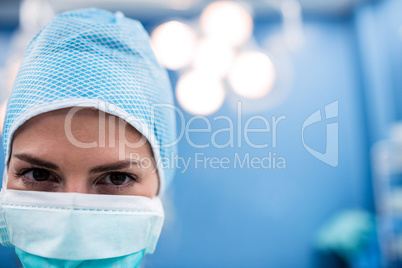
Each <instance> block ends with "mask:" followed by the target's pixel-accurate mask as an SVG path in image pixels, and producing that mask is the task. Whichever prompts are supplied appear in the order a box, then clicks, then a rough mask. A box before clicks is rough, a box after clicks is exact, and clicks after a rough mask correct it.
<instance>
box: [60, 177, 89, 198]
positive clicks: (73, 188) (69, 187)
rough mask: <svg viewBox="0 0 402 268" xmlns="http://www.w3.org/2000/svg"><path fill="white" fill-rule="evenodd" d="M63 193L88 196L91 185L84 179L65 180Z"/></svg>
mask: <svg viewBox="0 0 402 268" xmlns="http://www.w3.org/2000/svg"><path fill="white" fill-rule="evenodd" d="M63 192H65V193H82V194H90V193H91V185H90V184H89V183H88V181H87V179H86V178H80V177H74V178H67V179H66V180H65V183H64V187H63Z"/></svg>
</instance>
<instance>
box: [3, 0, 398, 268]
mask: <svg viewBox="0 0 402 268" xmlns="http://www.w3.org/2000/svg"><path fill="white" fill-rule="evenodd" d="M401 10H402V2H401V1H399V0H393V1H381V2H379V3H374V4H368V5H365V6H362V7H360V8H359V9H358V10H356V12H355V13H354V14H353V15H351V16H347V17H341V18H332V19H323V18H311V17H310V18H309V17H307V18H306V19H305V21H304V33H305V38H306V40H305V45H304V47H303V48H301V49H300V50H298V51H295V52H292V53H291V54H289V57H290V60H291V63H292V66H293V67H292V68H293V82H292V88H291V94H290V95H289V97H288V98H287V99H286V100H285V102H283V103H282V104H281V105H279V106H278V107H276V108H273V109H265V110H263V111H261V110H260V111H258V112H254V113H253V112H249V113H244V114H243V115H242V124H240V125H239V124H238V123H237V121H236V120H234V128H235V129H236V128H238V127H244V124H245V121H247V119H248V118H250V117H252V116H253V115H256V114H258V115H262V116H264V117H265V118H267V119H268V121H270V122H272V120H271V117H272V116H276V117H279V116H286V119H285V120H283V121H281V122H280V123H279V124H278V130H277V146H276V147H275V148H274V147H273V146H272V144H271V143H270V146H269V147H268V148H265V149H254V148H251V147H250V146H248V145H247V144H246V143H245V140H244V138H242V146H240V147H238V146H235V147H234V148H224V149H216V148H212V147H210V148H207V149H197V150H196V149H194V148H192V146H190V144H189V143H188V141H187V140H186V139H182V140H181V142H180V144H179V150H180V156H181V157H184V158H186V159H188V158H189V157H190V158H191V165H190V167H189V168H188V170H186V172H184V169H183V168H181V169H179V170H178V171H177V176H176V178H175V183H174V185H173V187H172V189H170V192H169V193H168V196H167V197H168V200H167V202H166V203H165V206H166V214H167V219H166V225H165V227H164V232H163V233H162V235H161V239H160V242H159V244H158V247H157V249H156V252H155V253H154V255H152V256H148V257H147V258H146V260H145V267H227V266H231V267H313V266H315V265H316V259H315V255H314V239H315V234H316V232H317V230H318V229H319V228H320V226H322V225H323V224H324V223H325V221H326V220H328V218H329V217H331V216H332V215H334V214H335V213H337V212H339V211H341V210H344V209H350V208H364V209H367V210H373V197H372V189H371V177H370V176H371V174H370V165H369V148H370V146H371V145H372V144H373V143H374V142H375V141H377V140H378V139H381V138H384V137H386V135H387V129H388V126H389V124H390V123H391V122H392V121H393V120H395V119H401V118H402V108H400V107H401V106H400V97H401V95H402V93H401V91H400V86H401V83H402V78H401V77H402V76H400V75H399V70H401V68H400V67H401V65H402V58H401V57H402V53H401V46H400V42H401V40H402V39H401V38H400V36H399V37H398V36H397V33H395V32H394V30H396V31H397V30H398V29H399V28H398V27H399V25H401V24H402V17H401V16H400V11H401ZM278 27H279V24H278V22H276V21H258V23H257V24H256V26H255V37H256V40H257V42H258V43H260V44H262V43H263V40H264V39H265V38H266V37H267V36H268V35H269V34H270V33H274V32H277V31H278ZM398 38H399V39H398ZM398 42H399V43H398ZM4 43H5V41H4V40H3V39H0V46H3V44H4ZM2 54H4V53H3V51H2ZM2 57H3V55H0V59H3V58H2ZM171 78H172V82H173V84H175V83H176V80H177V76H176V74H174V73H171ZM334 101H338V103H339V116H338V118H333V119H329V120H323V121H322V122H319V123H317V124H315V125H312V126H310V127H309V128H308V129H306V132H305V135H306V137H305V141H306V143H307V144H308V145H309V146H311V147H312V148H315V149H317V150H319V151H321V152H323V151H325V141H326V140H325V136H326V123H338V124H339V165H338V166H337V167H331V166H329V165H327V164H325V163H323V162H321V161H319V160H317V159H316V158H314V157H313V156H312V155H310V154H309V153H308V152H307V151H306V149H305V148H304V147H303V144H302V140H301V131H302V125H303V122H304V121H305V120H306V118H308V116H309V115H311V114H312V113H313V112H315V111H316V110H318V109H321V111H322V112H323V111H324V106H325V105H327V104H329V103H332V102H334ZM231 102H233V99H227V100H226V102H225V104H224V106H223V107H222V108H221V109H220V110H219V111H218V112H217V113H215V114H213V115H211V116H209V117H208V118H209V119H210V120H211V122H213V125H212V130H216V129H219V128H222V127H228V125H227V123H225V122H224V121H223V120H217V121H215V122H214V121H213V118H214V117H216V116H218V115H227V116H229V117H231V118H235V117H236V112H235V111H234V110H233V108H232V107H233V103H231ZM323 114H324V113H323ZM185 118H186V120H187V121H188V119H189V118H190V115H189V114H186V113H185ZM187 121H186V122H187ZM197 126H198V127H204V126H205V124H204V123H203V122H202V121H200V120H198V121H197V120H196V121H194V122H193V124H192V127H194V128H196V127H197ZM253 127H261V125H260V124H258V122H255V125H253ZM178 130H179V131H180V130H181V129H180V128H179V129H178ZM190 137H191V141H192V142H194V143H198V144H202V143H206V142H208V141H210V138H211V134H210V133H203V134H192V135H191V136H190ZM250 137H252V141H253V142H254V143H256V144H261V143H264V142H266V141H267V140H268V142H269V141H270V140H271V138H272V135H271V133H268V134H262V133H260V134H255V135H254V136H253V135H250ZM218 138H219V141H220V142H221V143H224V142H225V141H226V140H227V138H228V137H227V136H225V134H222V135H221V136H220V137H218ZM235 140H236V141H237V134H235ZM270 152H271V155H272V154H273V153H275V154H276V156H277V158H279V157H283V158H284V159H285V161H286V168H284V169H279V168H271V169H253V168H243V169H240V168H237V169H233V168H229V169H214V168H211V167H207V168H202V167H198V168H195V163H194V158H195V153H200V154H203V156H205V157H214V156H216V157H228V158H229V159H230V161H231V163H233V162H234V161H235V159H234V157H235V154H238V155H239V156H240V157H243V156H244V155H245V154H246V153H249V155H250V157H264V156H268V155H269V153H270ZM1 163H2V162H1ZM4 256H5V251H4V249H3V248H2V249H1V250H0V259H3V258H4Z"/></svg>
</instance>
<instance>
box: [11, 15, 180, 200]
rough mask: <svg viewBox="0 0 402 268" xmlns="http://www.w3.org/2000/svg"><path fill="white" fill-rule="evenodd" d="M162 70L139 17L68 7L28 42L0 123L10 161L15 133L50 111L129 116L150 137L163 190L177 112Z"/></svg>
mask: <svg viewBox="0 0 402 268" xmlns="http://www.w3.org/2000/svg"><path fill="white" fill-rule="evenodd" d="M172 105H173V96H172V90H171V85H170V82H169V79H168V76H167V73H166V70H165V69H163V68H161V67H160V65H159V64H158V62H157V60H156V58H155V56H154V53H153V52H152V49H151V46H150V42H149V36H148V34H147V33H146V31H145V30H144V28H143V27H142V25H141V23H140V22H138V21H136V20H132V19H129V18H126V17H124V15H123V14H122V13H120V12H117V13H111V12H108V11H105V10H99V9H82V10H73V11H69V12H66V13H63V14H60V15H58V16H56V17H55V18H53V19H52V20H51V21H50V22H49V23H48V24H47V25H46V26H45V27H44V28H43V29H42V30H41V31H40V32H39V33H38V34H37V35H36V36H35V37H34V38H33V40H32V41H31V42H30V43H29V44H28V47H27V49H26V52H25V55H24V57H23V60H22V63H21V66H20V69H19V72H18V74H17V78H16V80H15V83H14V85H13V89H12V92H11V96H10V98H9V100H8V105H7V112H6V118H5V122H4V128H3V145H4V150H5V161H6V163H7V161H8V158H9V154H10V150H11V141H12V136H13V133H14V132H15V131H16V130H17V129H18V127H19V126H21V125H22V124H23V123H24V122H25V121H27V120H28V119H30V118H32V117H34V116H36V115H38V114H41V113H45V112H49V111H52V110H57V109H62V108H67V107H73V106H79V107H80V106H81V107H94V108H97V109H99V110H101V111H104V112H107V113H109V114H112V115H115V116H118V117H120V118H123V119H124V120H126V121H127V122H128V123H129V124H131V125H132V126H134V127H135V128H136V129H137V130H138V131H139V132H141V133H142V134H143V135H144V136H145V137H146V138H147V139H148V141H149V142H150V144H151V146H152V149H153V153H154V157H155V160H156V161H157V163H158V166H159V169H158V172H159V178H160V184H161V185H160V187H161V190H160V192H163V189H164V188H166V186H168V185H169V184H170V182H171V180H172V178H173V174H174V169H173V168H171V163H169V161H170V160H171V158H172V156H173V155H174V154H175V153H176V146H175V145H174V142H175V137H176V132H175V131H176V129H175V115H174V109H172V107H173V106H172Z"/></svg>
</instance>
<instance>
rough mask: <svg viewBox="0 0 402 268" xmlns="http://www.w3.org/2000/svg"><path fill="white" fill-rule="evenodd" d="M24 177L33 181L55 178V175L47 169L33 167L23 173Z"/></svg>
mask: <svg viewBox="0 0 402 268" xmlns="http://www.w3.org/2000/svg"><path fill="white" fill-rule="evenodd" d="M24 176H25V177H27V178H29V179H31V180H34V181H48V180H56V178H55V176H53V175H52V173H50V172H49V171H47V170H45V169H40V168H34V169H32V170H30V171H28V172H26V173H25V174H24Z"/></svg>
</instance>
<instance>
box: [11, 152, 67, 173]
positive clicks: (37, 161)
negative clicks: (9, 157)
mask: <svg viewBox="0 0 402 268" xmlns="http://www.w3.org/2000/svg"><path fill="white" fill-rule="evenodd" d="M13 157H16V158H18V159H20V160H22V161H25V162H28V163H30V164H33V165H35V166H40V167H44V168H48V169H53V170H59V167H58V166H57V165H55V164H53V163H50V162H47V161H44V160H41V159H38V158H35V157H33V156H30V155H28V154H14V155H13Z"/></svg>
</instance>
